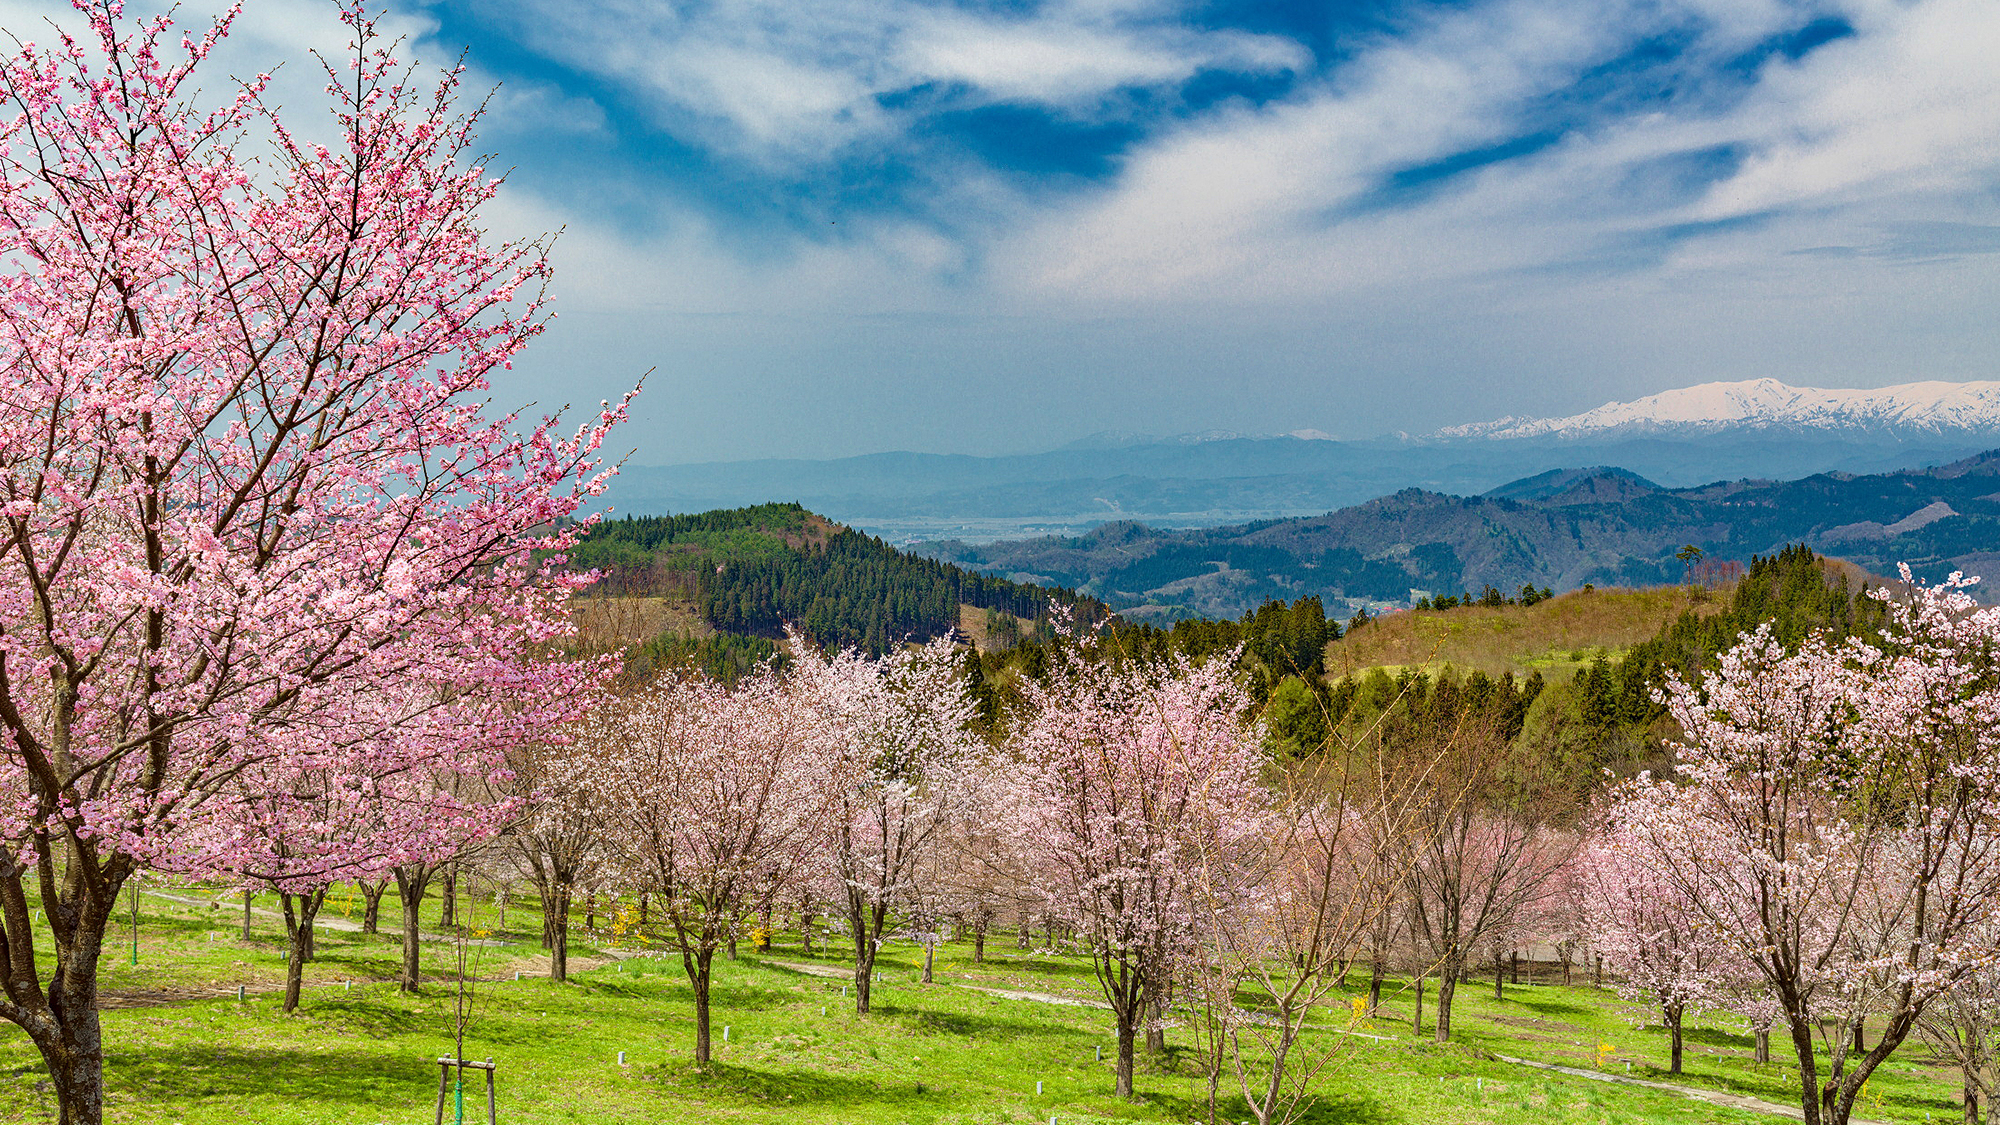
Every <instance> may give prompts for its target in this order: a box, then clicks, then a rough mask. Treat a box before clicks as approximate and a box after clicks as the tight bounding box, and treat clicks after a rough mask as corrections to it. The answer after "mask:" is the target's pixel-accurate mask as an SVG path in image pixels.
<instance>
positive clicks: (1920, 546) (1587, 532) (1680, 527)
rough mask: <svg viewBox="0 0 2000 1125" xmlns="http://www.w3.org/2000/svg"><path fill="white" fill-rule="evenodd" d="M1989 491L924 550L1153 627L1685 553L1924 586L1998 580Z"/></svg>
mask: <svg viewBox="0 0 2000 1125" xmlns="http://www.w3.org/2000/svg"><path fill="white" fill-rule="evenodd" d="M1996 490H2000V451H1995V452H1991V453H1985V454H1981V455H1978V456H1976V457H1972V458H1968V459H1965V460H1962V461H1959V462H1956V463H1953V464H1950V465H1946V466H1942V467H1938V468H1934V469H1923V470H1907V471H1902V472H1896V473H1885V474H1871V475H1856V474H1848V473H1822V474H1817V475H1814V476H1811V477H1807V478H1804V479H1800V480H1791V481H1769V480H1734V481H1719V482H1715V483H1711V484H1706V485H1701V486H1697V487H1693V488H1680V489H1672V488H1663V487H1660V486H1658V485H1655V484H1653V483H1651V482H1649V481H1646V480H1644V479H1643V478H1639V477H1637V476H1635V475H1634V474H1631V473H1629V472H1624V471H1621V470H1616V469H1602V470H1596V471H1585V472H1579V473H1575V474H1573V475H1570V476H1568V477H1561V476H1560V475H1559V474H1543V475H1542V477H1538V478H1533V479H1530V480H1524V481H1520V482H1515V483H1514V484H1511V485H1508V486H1503V487H1502V488H1501V489H1497V490H1495V491H1496V492H1497V493H1500V494H1499V495H1486V496H1453V495H1448V494H1444V493H1439V492H1434V491H1429V490H1425V489H1405V490H1403V491H1400V492H1396V493H1394V494H1392V495H1389V496H1384V497H1380V498H1378V499H1375V500H1371V501H1368V502H1366V503H1363V504H1358V505H1353V506H1350V507H1346V508H1342V509H1340V510H1337V511H1333V512H1329V513H1326V514H1324V515H1319V516H1312V517H1306V518H1297V519H1285V520H1273V521H1265V522H1260V523H1253V524H1247V525H1243V526H1238V527H1229V528H1213V529H1203V530H1183V531H1166V530H1160V529H1155V528H1150V527H1146V526H1143V525H1140V524H1135V523H1129V522H1128V523H1118V524H1111V525H1107V526H1105V527H1102V528H1099V529H1098V530H1096V531H1094V532H1092V533H1091V534H1089V535H1085V536H1079V537H1069V538H1063V537H1045V538H1039V539H1030V540H1020V541H1013V542H1003V543H990V544H986V545H983V546H975V545H970V544H964V543H936V544H929V545H926V547H925V548H924V553H926V554H929V555H931V556H932V557H935V558H939V559H941V560H945V561H949V562H953V563H956V564H958V565H961V566H966V567H969V568H973V569H980V570H985V571H988V572H990V573H996V574H1006V575H1009V576H1013V577H1016V578H1017V579H1027V580H1044V581H1054V582H1058V583H1060V584H1062V585H1065V586H1071V587H1074V588H1077V589H1079V590H1082V591H1084V592H1087V593H1090V594H1094V595H1096V596H1098V597H1102V598H1104V599H1106V600H1107V601H1109V602H1111V603H1112V604H1113V605H1114V606H1115V607H1118V608H1121V609H1126V610H1136V611H1138V612H1140V613H1141V614H1144V613H1148V612H1151V613H1158V614H1162V615H1166V616H1173V615H1175V614H1179V613H1201V614H1209V615H1233V614H1236V613H1240V612H1242V610H1243V609H1244V608H1245V607H1248V606H1253V605H1255V604H1256V603H1258V602H1260V601H1262V600H1264V599H1265V598H1269V597H1285V598H1295V597H1298V596H1301V595H1304V594H1318V595H1320V596H1321V597H1323V598H1326V599H1328V601H1329V603H1330V605H1333V604H1345V605H1348V606H1360V605H1378V606H1379V605H1385V604H1405V603H1407V602H1408V601H1409V600H1410V599H1411V598H1412V597H1413V596H1415V595H1414V594H1413V593H1412V591H1425V592H1430V593H1458V592H1461V591H1475V592H1476V591H1477V590H1479V589H1481V588H1482V587H1484V586H1486V585H1492V586H1496V587H1499V588H1500V589H1502V590H1506V591H1508V592H1512V591H1514V590H1516V589H1518V588H1519V587H1520V586H1521V585H1524V584H1530V583H1532V584H1534V585H1537V586H1542V585H1546V586H1551V587H1553V588H1555V589H1558V590H1563V589H1574V588H1576V587H1579V586H1582V585H1584V584H1586V583H1594V584H1596V585H1653V584H1658V583H1663V582H1674V581H1678V580H1679V579H1680V578H1681V577H1682V572H1683V569H1684V568H1683V564H1682V562H1681V561H1680V560H1678V559H1676V558H1675V552H1677V551H1678V550H1679V549H1680V548H1681V547H1682V546H1684V545H1686V544H1694V545H1696V546H1698V547H1701V548H1702V549H1703V550H1704V551H1705V552H1707V553H1708V554H1709V555H1710V556H1711V557H1713V558H1717V559H1735V560H1738V561H1748V559H1749V558H1750V557H1751V556H1752V555H1757V554H1770V553H1772V552H1774V551H1776V550H1777V549H1779V548H1781V547H1783V546H1784V545H1786V544H1788V543H1794V542H1804V543H1807V544H1808V545H1811V546H1813V547H1815V548H1816V549H1821V550H1825V551H1827V552H1829V553H1832V554H1838V555H1841V556H1843V557H1845V558H1848V559H1851V560H1853V561H1854V562H1856V563H1858V564H1860V565H1862V566H1864V567H1867V568H1868V569H1870V570H1871V571H1873V572H1875V573H1876V574H1880V575H1893V574H1894V573H1895V568H1896V564H1897V563H1898V562H1902V561H1908V562H1910V563H1911V564H1912V566H1913V567H1915V568H1916V569H1917V570H1918V571H1919V573H1920V574H1922V575H1924V576H1925V577H1928V578H1937V577H1941V576H1942V575H1943V574H1944V573H1946V572H1948V571H1950V570H1965V571H1968V572H1970V573H1980V572H1982V571H1984V570H1993V571H1994V573H1995V575H1996V577H2000V491H1996ZM1510 492H1511V493H1515V494H1517V495H1524V496H1527V497H1531V498H1524V499H1513V498H1508V496H1507V495H1506V494H1507V493H1510ZM1939 505H1942V506H1943V507H1942V508H1940V507H1939ZM1946 512H1949V514H1946ZM1148 607H1150V608H1148Z"/></svg>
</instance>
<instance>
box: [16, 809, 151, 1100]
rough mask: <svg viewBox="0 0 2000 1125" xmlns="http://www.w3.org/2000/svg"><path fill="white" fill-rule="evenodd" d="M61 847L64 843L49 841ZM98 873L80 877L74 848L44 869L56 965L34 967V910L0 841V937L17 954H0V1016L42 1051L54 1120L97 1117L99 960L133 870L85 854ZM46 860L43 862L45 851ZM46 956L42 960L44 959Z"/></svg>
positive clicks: (100, 1091)
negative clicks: (56, 865) (44, 974)
mask: <svg viewBox="0 0 2000 1125" xmlns="http://www.w3.org/2000/svg"><path fill="white" fill-rule="evenodd" d="M53 846H56V847H61V846H62V845H60V844H57V845H53ZM90 862H91V863H92V864H93V865H94V866H95V867H96V872H97V873H98V874H99V875H100V878H99V879H97V880H94V881H92V882H85V881H84V880H83V878H82V871H81V867H82V864H81V863H80V862H79V861H78V860H77V859H75V858H74V857H73V856H72V857H71V858H70V860H69V866H68V869H67V870H65V871H64V872H63V875H62V876H60V877H58V876H56V875H55V873H54V869H53V867H52V865H49V866H44V867H43V869H42V871H41V873H40V874H41V891H42V903H43V906H44V909H45V916H46V922H47V926H48V930H49V933H50V936H52V937H53V938H54V945H55V966H54V969H55V971H54V972H53V973H52V974H50V975H49V976H48V978H47V979H46V981H45V982H44V981H43V980H41V979H38V976H37V974H36V968H37V965H36V960H37V958H36V954H35V950H34V942H35V935H34V931H35V929H36V927H35V926H34V924H33V922H32V919H33V917H34V914H33V910H32V909H31V908H30V907H29V906H28V900H27V897H26V895H25V893H24V888H23V886H22V882H21V876H22V875H23V874H25V872H24V869H23V868H21V867H19V866H16V865H14V860H13V857H12V855H10V854H9V852H8V851H7V849H5V848H4V847H0V937H4V939H5V943H6V945H7V946H8V947H9V948H10V949H11V950H13V951H14V956H13V957H11V958H9V959H8V960H7V961H4V962H0V985H4V989H0V1018H4V1019H6V1020H8V1021H9V1022H12V1023H14V1024H15V1025H17V1026H19V1027H20V1028H21V1030H22V1031H23V1032H25V1033H26V1034H27V1036H28V1039H29V1041H30V1042H32V1043H34V1045H35V1049H36V1050H38V1051H40V1052H41V1055H42V1061H43V1063H44V1064H46V1065H47V1067H48V1071H49V1079H50V1084H51V1085H52V1086H53V1087H54V1092H55V1097H56V1112H57V1118H56V1120H57V1122H58V1123H59V1125H102V1122H103V1121H104V1037H103V1032H102V1028H101V1025H100V1023H99V1018H98V1013H97V968H98V962H99V960H100V959H101V958H102V957H103V954H104V939H105V937H106V934H107V932H108V931H109V929H110V918H111V914H112V910H113V908H114V906H115V904H116V903H117V900H118V892H119V889H120V888H121V887H122V886H123V885H124V883H125V882H126V881H127V879H128V878H129V877H130V872H129V869H128V868H127V864H126V863H125V861H124V860H123V859H122V858H118V857H114V858H112V859H109V860H98V859H95V858H94V857H93V859H92V860H91V861H90ZM44 864H45V865H46V864H48V860H47V859H46V857H45V858H44ZM42 963H43V964H46V962H42Z"/></svg>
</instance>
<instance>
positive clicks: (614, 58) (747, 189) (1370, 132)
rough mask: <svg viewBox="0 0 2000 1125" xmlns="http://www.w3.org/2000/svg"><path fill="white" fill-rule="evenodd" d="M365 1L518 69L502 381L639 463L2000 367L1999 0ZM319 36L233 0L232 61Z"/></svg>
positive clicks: (497, 105)
mask: <svg viewBox="0 0 2000 1125" xmlns="http://www.w3.org/2000/svg"><path fill="white" fill-rule="evenodd" d="M44 8H45V5H43V4H41V3H39V2H37V0H7V2H6V3H4V4H0V21H4V22H5V24H6V26H8V27H9V28H10V29H17V25H18V23H19V22H21V21H25V20H26V19H27V18H28V17H29V15H30V14H31V13H33V12H35V11H39V10H42V9H44ZM390 11H391V16H390V19H391V22H393V23H394V24H396V25H397V26H398V27H400V28H401V29H403V30H404V31H405V32H406V33H407V34H409V35H410V36H411V37H412V43H413V48H414V50H415V52H416V53H417V55H418V56H420V57H422V58H424V59H426V60H431V61H439V62H444V61H448V60H449V59H451V58H452V57H455V56H456V55H457V54H458V53H459V52H460V51H464V52H466V59H467V62H468V64H469V66H470V67H471V69H472V71H473V74H474V77H475V80H476V82H477V83H479V84H483V85H491V84H497V85H498V86H499V91H498V94H497V96H496V97H495V99H494V101H493V105H492V110H491V115H490V118H489V120H488V122H487V126H486V128H485V130H484V136H485V138H486V140H487V143H488V144H489V145H490V146H491V147H492V149H493V150H494V151H495V152H497V153H498V154H499V157H500V162H501V163H502V164H503V165H507V166H511V167H513V168H514V169H515V171H514V172H513V174H512V179H511V187H510V190H509V191H508V192H507V194H506V195H505V197H504V198H503V200H502V201H501V203H500V205H499V206H498V207H497V208H496V210H495V212H494V225H495V228H496V230H499V231H502V232H506V233H515V232H526V231H534V230H546V229H553V228H557V227H561V228H563V229H564V235H563V238H562V240H561V243H560V247H559V250H558V267H559V273H558V280H557V288H556V293H557V307H558V308H559V310H560V319H559V321H558V322H557V325H556V327H555V328H554V329H553V330H552V332H551V333H550V334H549V336H547V337H545V338H544V339H543V340H542V341H540V342H539V343H538V344H537V345H536V346H535V347H534V349H533V350H532V352H531V354H530V356H529V357H528V359H527V361H526V362H524V363H523V364H522V365H521V366H520V370H519V371H518V373H517V375H516V381H515V382H514V383H511V384H509V385H508V386H506V387H503V388H501V391H502V396H503V397H507V396H511V397H513V398H519V399H534V400H536V401H539V402H542V403H545V404H556V403H560V402H563V401H578V402H594V401H595V400H597V399H598V398H602V397H606V396H609V395H613V394H615V393H616V391H617V390H618V389H619V388H621V387H623V386H625V385H628V384H629V383H630V382H631V381H632V380H633V379H635V378H637V377H638V376H639V375H640V374H641V373H642V372H644V371H646V370H648V369H654V371H655V373H654V374H653V376H652V377H651V378H650V380H649V381H648V389H647V392H646V394H645V395H644V396H643V397H642V402H641V405H640V407H639V410H638V413H637V416H636V418H635V421H634V423H633V424H632V426H631V428H630V429H629V430H628V432H627V435H626V437H625V439H624V444H627V445H630V446H632V447H634V448H635V449H636V451H637V452H636V456H635V458H634V459H635V460H636V461H638V462H641V463H666V462H674V461H690V460H710V459H734V458H738V457H746V456H763V455H774V454H777V455H799V456H834V455H842V454H849V453H862V452H871V451H876V450H883V449H925V450H941V451H958V452H972V453H994V452H1012V451H1021V450H1030V449H1038V448H1048V447H1051V446H1054V445H1058V444H1061V443H1063V442H1066V441H1069V440H1071V439H1074V438H1076V437H1079V436H1082V435H1084V434H1088V433H1091V432H1094V431H1097V430H1106V429H1117V430H1137V431H1144V432H1157V433H1175V432H1182V431H1189V430H1200V429H1207V428H1211V427H1224V428H1230V429H1236V430H1242V431H1246V432H1282V431H1287V430H1293V429H1300V428H1312V429H1318V430H1323V431H1327V432H1331V433H1334V434H1337V435H1341V436H1348V437H1364V436H1370V435H1374V434H1380V433H1384V432H1388V431H1393V430H1399V429H1400V430H1413V431H1415V430H1428V429H1432V428H1435V427H1437V426H1440V425H1446V424H1451V423H1457V422H1465V421H1473V420H1478V419H1483V418H1488V417H1493V416H1496V415H1501V414H1510V413H1528V414H1549V413H1573V412H1576V411H1579V410H1583V409H1588V408H1590V407H1593V406H1596V405H1598V404H1600V403H1602V402H1604V401H1607V400H1609V399H1614V398H1629V397H1635V396H1637V395H1641V394H1646V393H1650V392H1653V391H1658V390H1663V389H1667V388H1669V387H1674V386H1684V385H1688V384H1692V383H1697V382H1705V381H1709V380H1712V379H1742V378H1754V377H1760V376H1766V375H1769V376H1775V377H1778V378H1781V379H1785V380H1787V381H1790V382H1795V383H1801V384H1808V385H1823V386H1874V385H1882V384H1888V383H1895V382H1904V381H1909V380H1912V379H1920V378H1942V379H1984V378H1994V377H1996V371H2000V366H1997V365H1996V362H1995V361H1996V358H2000V328H1996V325H2000V317H1996V316H1995V310H1996V298H2000V272H1996V265H2000V257H1996V252H2000V67H1996V66H1995V65H1994V62H1993V60H1994V59H1996V58H2000V4H1995V3H1993V2H1992V0H1826V2H1799V3H1787V2H1776V0H1645V2H1637V0H1455V2H1450V3H1417V2H1410V3H1397V2H1391V3H1282V2H1254V0H1237V2H1215V3H1200V2H1196V3H1174V2H1169V0H1070V2H1050V3H1035V2H1030V0H990V2H977V0H975V2H968V3H949V2H940V3H923V2H914V0H866V2H861V0H811V2H806V3H800V2H797V0H706V2H699V3H662V2H638V0H432V2H420V0H399V2H398V3H396V4H395V5H393V6H392V8H391V9H390ZM335 38H338V32H337V29H335V28H334V27H333V24H332V21H331V17H330V15H329V9H328V8H326V7H325V6H324V5H321V4H318V3H316V2H309V0H247V3H246V18H245V22H244V25H243V28H242V31H241V33H240V34H239V35H238V37H237V41H236V42H234V43H232V45H231V47H230V51H231V56H230V57H231V59H232V60H242V62H241V65H242V66H243V67H244V68H245V69H249V68H252V67H255V66H262V65H268V64H269V62H270V61H271V60H273V59H278V58H292V59H300V58H301V56H302V54H303V50H304V48H305V47H306V46H309V45H312V44H314V43H321V42H326V41H328V40H331V39H335ZM294 69H296V70H298V71H299V72H300V73H303V68H297V67H295V68H294ZM288 96H290V95H288ZM297 96H299V97H301V98H305V97H306V91H305V89H304V88H303V87H301V89H300V91H298V92H297ZM308 100H309V99H308Z"/></svg>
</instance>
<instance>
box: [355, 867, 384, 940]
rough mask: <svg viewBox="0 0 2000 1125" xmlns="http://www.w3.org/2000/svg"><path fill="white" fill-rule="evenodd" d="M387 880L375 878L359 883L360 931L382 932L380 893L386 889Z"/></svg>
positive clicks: (365, 932) (367, 932)
mask: <svg viewBox="0 0 2000 1125" xmlns="http://www.w3.org/2000/svg"><path fill="white" fill-rule="evenodd" d="M388 889H389V881H388V880H387V879H377V880H376V881H375V882H373V883H370V882H367V881H366V880H364V881H363V882H362V883H361V902H362V906H361V932H362V933H364V934H375V933H380V932H382V895H383V894H384V893H385V892H386V891H388Z"/></svg>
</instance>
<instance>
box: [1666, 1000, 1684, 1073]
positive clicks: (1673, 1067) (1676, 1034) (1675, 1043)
mask: <svg viewBox="0 0 2000 1125" xmlns="http://www.w3.org/2000/svg"><path fill="white" fill-rule="evenodd" d="M1661 1015H1663V1016H1664V1017H1665V1019H1666V1024H1667V1037H1668V1040H1669V1042H1670V1043H1671V1044H1672V1054H1671V1055H1670V1058H1671V1060H1672V1061H1671V1062H1669V1063H1668V1064H1667V1073H1668V1074H1679V1073H1680V1072H1681V1008H1680V1006H1679V1005H1675V1006H1674V1007H1671V1008H1667V1009H1664V1010H1663V1011H1662V1012H1661Z"/></svg>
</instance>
